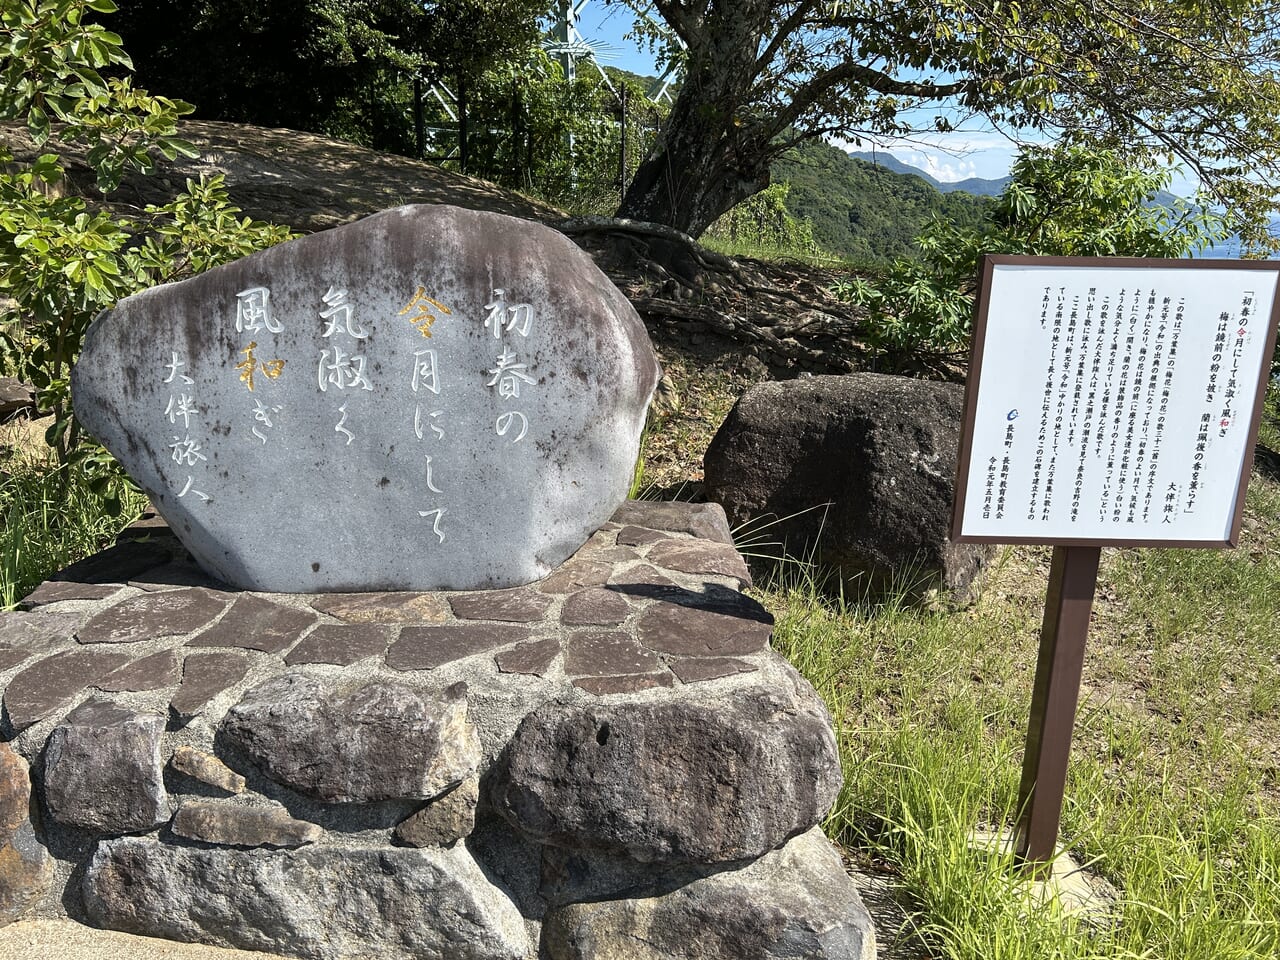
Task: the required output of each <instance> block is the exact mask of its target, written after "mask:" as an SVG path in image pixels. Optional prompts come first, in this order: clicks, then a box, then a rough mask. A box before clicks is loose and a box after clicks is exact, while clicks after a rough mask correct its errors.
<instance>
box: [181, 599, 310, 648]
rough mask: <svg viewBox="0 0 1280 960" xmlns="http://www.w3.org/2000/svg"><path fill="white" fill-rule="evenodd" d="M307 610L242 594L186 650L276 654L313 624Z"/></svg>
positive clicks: (189, 643) (188, 643)
mask: <svg viewBox="0 0 1280 960" xmlns="http://www.w3.org/2000/svg"><path fill="white" fill-rule="evenodd" d="M316 619H317V618H316V615H315V614H314V613H312V612H311V611H309V610H298V609H296V608H294V607H286V606H283V605H281V604H278V603H272V602H271V601H270V600H264V599H263V598H262V597H254V596H249V595H245V596H242V597H239V598H238V599H237V600H236V601H235V603H233V604H231V609H230V610H228V611H227V615H226V616H225V617H223V618H222V619H221V620H219V621H218V622H217V623H216V624H215V625H214V626H212V627H210V628H209V629H208V630H205V631H203V632H201V633H199V634H197V635H196V636H195V637H193V638H192V639H190V640H188V641H187V646H189V647H243V648H245V649H248V650H261V651H262V652H263V653H279V652H280V651H282V650H284V649H286V648H287V647H289V646H292V644H293V643H294V641H296V640H297V639H298V637H299V635H301V633H302V631H303V630H306V629H307V627H309V626H311V625H312V624H313V623H315V622H316Z"/></svg>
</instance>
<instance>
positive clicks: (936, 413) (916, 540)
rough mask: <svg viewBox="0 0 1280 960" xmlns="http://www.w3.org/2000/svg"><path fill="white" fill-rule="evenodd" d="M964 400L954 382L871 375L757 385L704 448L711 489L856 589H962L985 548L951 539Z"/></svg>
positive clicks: (730, 508)
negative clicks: (767, 522) (768, 521)
mask: <svg viewBox="0 0 1280 960" xmlns="http://www.w3.org/2000/svg"><path fill="white" fill-rule="evenodd" d="M963 404H964V387H963V386H961V385H960V384H954V383H940V382H935V381H925V380H918V379H913V378H910V377H891V376H884V375H882V374H873V373H857V374H851V375H849V376H840V377H834V376H828V377H808V378H803V379H798V380H789V381H786V382H785V383H781V382H768V383H761V384H758V385H756V386H754V387H752V388H751V389H749V390H748V391H747V392H746V393H744V394H743V395H742V397H741V398H740V399H739V400H738V402H737V404H735V405H734V408H733V410H732V411H731V412H730V413H729V416H728V418H727V419H726V420H725V422H724V425H723V426H722V427H721V428H720V431H719V432H718V433H717V434H716V436H715V439H714V440H712V442H711V445H710V447H709V448H708V450H707V454H706V458H705V473H706V493H707V496H708V497H709V498H712V499H714V500H716V501H718V502H719V503H721V504H723V505H724V508H725V512H726V513H727V514H728V517H729V520H730V522H731V523H734V524H737V525H741V524H743V523H746V522H747V521H748V520H760V519H765V518H771V519H772V524H771V526H770V527H769V530H768V532H769V535H770V539H772V540H777V541H781V542H783V543H784V545H785V549H786V551H787V552H788V553H789V554H791V555H792V556H797V557H803V558H805V559H806V560H809V561H810V562H813V563H816V564H817V565H818V568H819V572H820V573H821V572H829V573H832V574H835V575H836V576H833V577H831V578H830V582H831V584H832V586H838V585H840V584H841V583H843V585H844V587H845V590H846V592H852V593H853V595H859V594H866V593H868V592H871V593H873V594H878V593H881V592H883V591H886V590H903V589H906V590H907V591H908V592H917V591H922V590H925V589H927V588H930V587H932V586H939V587H942V588H943V589H945V590H948V591H951V592H953V593H955V594H958V595H964V594H965V593H967V591H968V588H969V584H970V583H971V582H972V580H973V579H974V577H975V576H976V575H977V574H978V572H979V571H980V570H981V569H982V567H983V566H984V564H985V562H986V559H987V558H988V557H989V556H990V554H991V549H992V548H991V547H990V546H989V545H983V544H954V543H952V542H951V541H950V539H949V537H948V533H949V530H950V519H951V502H952V500H953V497H954V492H955V491H954V487H955V472H956V453H957V450H958V447H959V436H960V417H961V411H962V407H963ZM907 578H912V579H913V580H914V582H913V583H912V582H907Z"/></svg>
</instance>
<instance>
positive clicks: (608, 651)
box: [564, 633, 662, 677]
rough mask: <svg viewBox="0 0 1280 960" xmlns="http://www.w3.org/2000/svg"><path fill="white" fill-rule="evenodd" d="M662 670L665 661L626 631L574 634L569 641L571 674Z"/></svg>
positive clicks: (567, 657) (608, 674)
mask: <svg viewBox="0 0 1280 960" xmlns="http://www.w3.org/2000/svg"><path fill="white" fill-rule="evenodd" d="M661 671H662V661H661V660H660V659H658V657H657V655H656V654H654V653H653V652H652V651H649V650H646V649H645V648H644V647H642V646H640V644H638V643H636V641H635V640H633V639H632V638H631V635H630V634H626V633H586V634H573V635H571V636H570V638H569V639H568V640H567V641H566V643H565V648H564V672H565V676H568V677H613V676H620V675H625V674H632V673H642V674H653V673H659V672H661Z"/></svg>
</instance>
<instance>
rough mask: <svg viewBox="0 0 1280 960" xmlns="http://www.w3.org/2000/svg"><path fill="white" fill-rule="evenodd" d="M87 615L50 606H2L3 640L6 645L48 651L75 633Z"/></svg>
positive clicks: (1, 632) (0, 623)
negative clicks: (9, 608)
mask: <svg viewBox="0 0 1280 960" xmlns="http://www.w3.org/2000/svg"><path fill="white" fill-rule="evenodd" d="M85 619H86V618H85V617H83V616H80V615H78V614H74V613H55V612H53V611H50V610H33V611H31V612H30V613H27V612H23V611H21V610H0V641H3V642H4V644H5V646H7V647H14V648H17V649H21V650H26V651H28V652H29V653H44V652H45V651H46V650H49V649H51V648H52V647H54V646H57V645H58V644H61V643H66V642H67V641H68V640H70V639H71V638H72V637H74V636H75V633H76V630H77V629H79V627H80V625H81V624H82V623H84V621H85Z"/></svg>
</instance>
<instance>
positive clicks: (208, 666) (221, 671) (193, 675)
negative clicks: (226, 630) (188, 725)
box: [169, 653, 249, 720]
mask: <svg viewBox="0 0 1280 960" xmlns="http://www.w3.org/2000/svg"><path fill="white" fill-rule="evenodd" d="M248 672H249V658H248V657H247V656H245V655H244V654H243V653H192V654H188V655H187V658H186V660H184V661H183V663H182V683H181V684H180V685H179V686H178V692H177V693H175V694H174V695H173V699H172V700H170V701H169V709H170V710H172V711H173V713H174V715H175V716H176V717H177V718H178V719H179V720H190V719H191V718H192V717H194V716H196V714H198V713H199V712H200V711H201V710H203V709H204V708H205V707H206V706H207V705H208V703H209V701H210V700H212V699H213V698H214V697H216V696H217V695H218V694H220V693H222V692H223V691H224V690H227V689H230V688H231V687H234V686H235V685H236V684H237V683H239V682H240V681H241V680H243V679H244V675H245V674H246V673H248Z"/></svg>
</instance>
